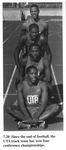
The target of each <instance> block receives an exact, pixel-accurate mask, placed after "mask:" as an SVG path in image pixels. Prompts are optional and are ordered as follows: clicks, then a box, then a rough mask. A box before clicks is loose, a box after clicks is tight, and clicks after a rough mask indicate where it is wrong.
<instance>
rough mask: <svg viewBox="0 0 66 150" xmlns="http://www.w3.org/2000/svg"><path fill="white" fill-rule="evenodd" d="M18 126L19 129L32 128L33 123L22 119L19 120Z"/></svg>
mask: <svg viewBox="0 0 66 150" xmlns="http://www.w3.org/2000/svg"><path fill="white" fill-rule="evenodd" d="M17 128H18V129H24V128H27V129H30V128H31V125H30V124H25V123H23V122H22V121H18V123H17Z"/></svg>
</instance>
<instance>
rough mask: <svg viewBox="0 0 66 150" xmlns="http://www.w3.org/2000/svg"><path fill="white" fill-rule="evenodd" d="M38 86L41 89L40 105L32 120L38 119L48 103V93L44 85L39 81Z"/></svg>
mask: <svg viewBox="0 0 66 150" xmlns="http://www.w3.org/2000/svg"><path fill="white" fill-rule="evenodd" d="M39 86H40V88H41V105H40V108H39V110H38V112H36V113H35V114H34V119H36V118H38V119H39V117H40V115H41V114H42V112H43V111H45V108H46V106H47V103H48V92H47V86H46V83H44V82H42V81H40V84H39Z"/></svg>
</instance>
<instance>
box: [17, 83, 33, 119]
mask: <svg viewBox="0 0 66 150" xmlns="http://www.w3.org/2000/svg"><path fill="white" fill-rule="evenodd" d="M17 94H18V102H19V106H20V109H21V111H22V113H23V114H24V116H25V117H26V120H30V119H31V117H30V115H29V113H28V111H27V109H26V106H25V103H24V98H23V82H22V83H20V84H19V85H18V88H17Z"/></svg>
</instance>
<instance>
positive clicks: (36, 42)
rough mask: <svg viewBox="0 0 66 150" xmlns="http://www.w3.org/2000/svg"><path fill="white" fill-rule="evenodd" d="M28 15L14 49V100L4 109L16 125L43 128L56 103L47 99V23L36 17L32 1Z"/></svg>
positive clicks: (49, 82) (49, 78)
mask: <svg viewBox="0 0 66 150" xmlns="http://www.w3.org/2000/svg"><path fill="white" fill-rule="evenodd" d="M30 14H31V17H30V18H29V19H27V20H26V21H25V22H24V23H22V29H21V32H20V37H19V41H18V44H17V46H16V49H15V52H14V59H15V63H16V65H17V70H18V77H17V79H16V84H15V85H16V86H15V88H16V91H17V101H16V102H15V103H13V104H12V105H11V106H8V107H7V109H6V110H7V112H8V113H9V114H10V115H12V116H13V117H15V118H16V119H18V123H17V127H18V129H21V128H24V127H27V128H31V127H32V126H36V127H38V126H40V127H43V128H46V120H47V119H48V118H49V117H54V116H56V115H57V114H58V113H59V111H60V105H59V104H51V103H50V96H49V95H50V93H51V89H52V75H51V62H52V53H51V50H50V47H49V44H48V24H47V23H46V22H45V21H44V20H42V19H41V18H40V17H39V8H38V6H37V5H36V4H32V5H31V6H30Z"/></svg>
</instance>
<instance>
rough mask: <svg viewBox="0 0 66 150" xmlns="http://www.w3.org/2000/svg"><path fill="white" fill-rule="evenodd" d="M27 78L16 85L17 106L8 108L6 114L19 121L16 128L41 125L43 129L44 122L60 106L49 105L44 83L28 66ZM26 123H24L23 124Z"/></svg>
mask: <svg viewBox="0 0 66 150" xmlns="http://www.w3.org/2000/svg"><path fill="white" fill-rule="evenodd" d="M26 73H27V78H26V79H25V80H24V81H23V82H22V83H20V84H19V85H18V88H17V95H18V103H19V106H17V107H16V106H13V105H12V106H8V108H7V109H6V110H7V112H8V113H9V114H10V115H12V116H13V117H15V118H17V119H18V120H19V122H18V128H24V127H25V126H26V127H30V126H31V125H36V126H37V125H38V123H39V122H43V123H42V124H40V126H41V125H44V127H45V120H46V119H47V118H49V117H50V116H52V115H57V113H58V112H59V110H60V106H59V105H57V104H52V105H49V100H48V92H47V86H46V83H44V82H42V81H39V80H38V70H37V68H36V67H35V66H30V67H28V68H27V70H26ZM23 122H26V123H23Z"/></svg>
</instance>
